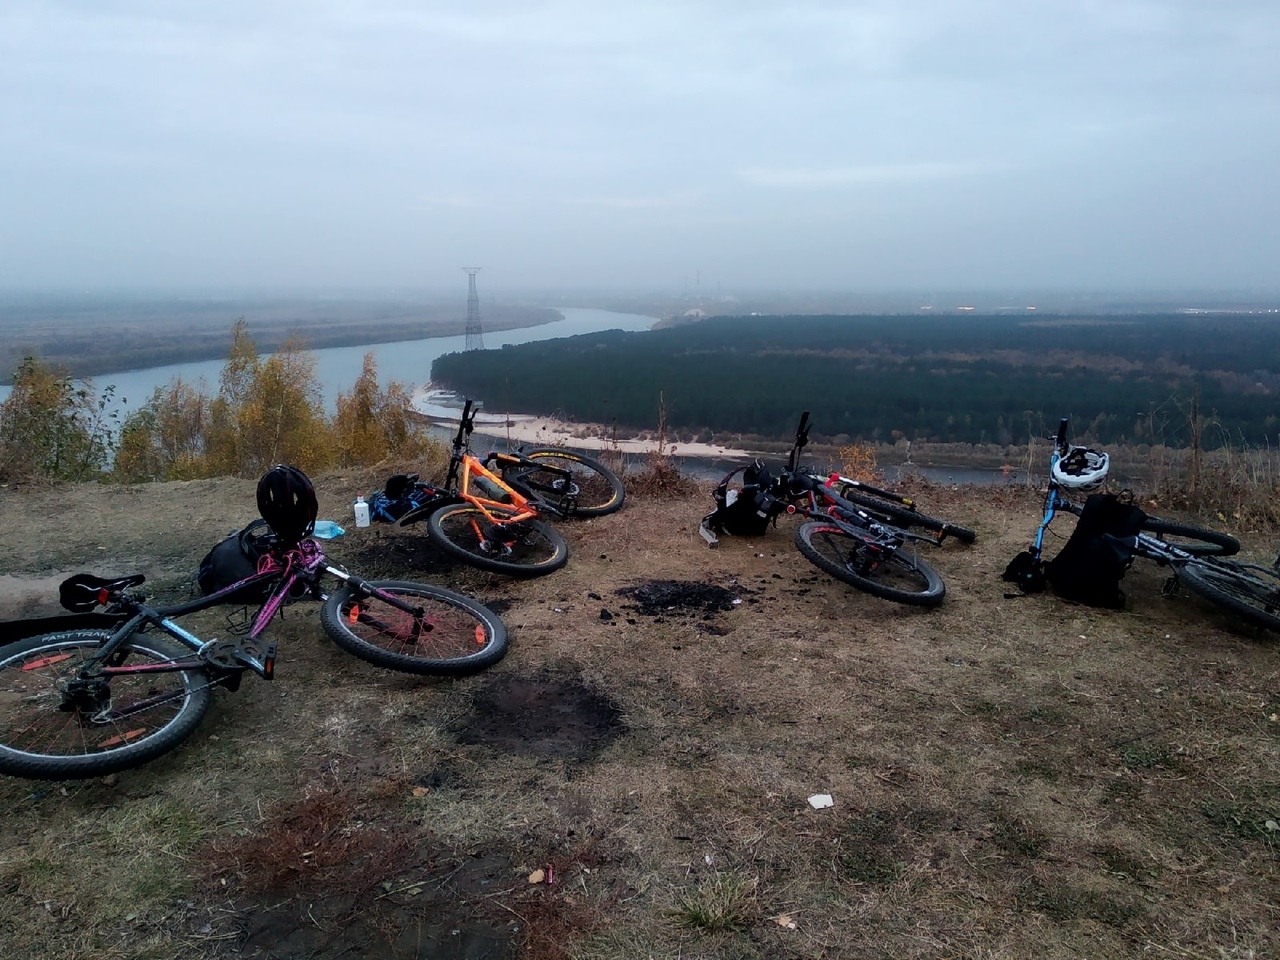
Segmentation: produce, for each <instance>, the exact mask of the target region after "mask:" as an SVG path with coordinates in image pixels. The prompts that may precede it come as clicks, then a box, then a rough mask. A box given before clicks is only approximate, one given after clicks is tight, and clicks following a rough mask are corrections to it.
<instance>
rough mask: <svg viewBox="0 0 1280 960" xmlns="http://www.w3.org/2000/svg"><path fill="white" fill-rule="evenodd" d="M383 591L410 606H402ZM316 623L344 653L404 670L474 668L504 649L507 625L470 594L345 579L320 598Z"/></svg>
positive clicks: (498, 656) (500, 654)
mask: <svg viewBox="0 0 1280 960" xmlns="http://www.w3.org/2000/svg"><path fill="white" fill-rule="evenodd" d="M365 588H368V589H365ZM387 594H389V595H391V596H393V597H395V598H396V599H398V600H401V601H403V602H405V603H407V604H411V605H412V606H413V608H414V609H413V610H412V611H407V610H401V609H400V608H399V607H397V606H395V605H394V604H392V603H389V602H388V601H387V599H386V596H385V595H387ZM320 624H321V626H323V627H324V630H325V633H327V634H329V636H330V637H332V638H333V642H334V643H336V644H337V645H338V646H340V647H342V649H343V650H346V651H347V652H348V653H351V654H354V655H355V656H357V657H359V658H360V659H362V660H367V661H369V662H370V663H372V664H374V665H375V666H379V667H386V668H387V669H389V670H403V671H405V672H406V673H427V674H442V675H450V676H458V675H461V674H465V673H475V672H476V671H478V670H483V669H484V668H485V667H488V666H491V665H493V664H495V663H497V662H498V661H499V660H501V659H502V657H503V655H505V654H506V652H507V628H506V625H505V624H503V622H502V621H501V620H500V619H498V615H497V614H496V613H494V612H493V611H492V610H490V609H489V608H488V607H485V606H484V605H482V604H480V603H478V602H477V601H475V600H472V599H471V598H470V597H464V596H463V595H462V594H460V593H454V592H452V591H450V590H445V589H444V588H442V587H433V586H428V585H427V584H424V583H405V582H402V581H399V580H367V581H358V582H355V583H348V584H347V585H346V586H345V587H343V588H342V589H341V590H339V591H337V592H336V593H333V594H331V595H330V596H329V599H328V600H326V601H325V602H324V606H323V607H321V608H320Z"/></svg>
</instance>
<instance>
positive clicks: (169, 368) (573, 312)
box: [0, 307, 657, 419]
mask: <svg viewBox="0 0 1280 960" xmlns="http://www.w3.org/2000/svg"><path fill="white" fill-rule="evenodd" d="M560 313H561V314H562V315H563V316H564V319H563V320H556V321H554V322H552V323H544V324H540V325H538V326H533V327H520V328H518V329H515V330H499V331H496V332H494V333H486V334H485V335H484V341H485V346H487V347H490V348H492V347H500V346H502V345H503V344H504V343H531V342H533V341H535V340H554V339H556V338H558V337H573V336H577V335H579V334H583V333H598V332H600V331H602V330H625V331H628V332H631V331H637V330H648V329H650V328H651V327H652V326H653V325H654V324H655V323H657V320H656V319H655V318H654V317H646V316H641V315H640V314H634V313H615V312H613V311H611V310H596V309H594V308H583V307H564V308H561V309H560ZM465 348H466V337H465V336H461V335H460V336H454V337H431V338H428V339H424V340H401V341H398V342H395V343H373V344H365V345H360V346H354V347H327V348H325V349H323V350H312V351H311V354H312V355H313V356H314V357H315V359H316V378H317V379H318V380H319V381H320V385H321V388H322V389H323V390H324V398H325V403H326V405H327V406H328V407H329V409H330V410H332V409H333V405H334V403H335V401H336V400H337V397H338V394H339V392H341V391H344V390H350V389H351V388H352V386H354V384H355V382H356V378H357V377H359V376H360V371H361V369H362V367H363V363H364V355H365V354H366V353H372V354H373V357H374V360H375V361H376V362H377V364H378V382H379V383H380V384H383V385H386V384H387V383H390V382H391V381H393V380H395V381H398V382H400V383H402V384H405V385H406V386H408V387H410V388H412V387H415V386H422V385H425V384H426V383H427V381H428V380H429V379H430V377H431V363H432V361H433V360H435V358H436V357H439V356H443V355H444V354H446V353H458V352H460V351H462V350H464V349H465ZM225 363H226V361H225V360H200V361H196V362H193V363H171V364H167V365H166V366H163V367H148V368H146V369H143V370H126V371H124V372H122V373H108V374H103V375H102V376H100V377H95V378H94V380H93V383H94V385H95V386H96V387H97V388H98V391H99V393H101V391H102V390H103V389H105V388H106V387H108V386H114V387H115V403H114V405H113V409H114V410H115V411H116V412H117V413H118V414H119V416H120V418H121V419H123V418H124V417H125V416H126V415H128V414H129V413H130V412H131V411H133V410H135V409H137V408H138V407H140V406H141V405H142V404H144V403H146V402H147V400H148V399H149V398H150V397H151V394H152V393H153V392H154V391H155V389H156V387H161V386H164V385H165V384H167V383H169V381H171V380H172V379H173V378H175V377H180V378H181V379H182V380H183V381H184V382H186V383H189V384H192V385H195V384H198V383H199V382H200V381H202V380H203V381H204V384H205V388H206V390H207V391H209V392H210V393H213V392H216V391H217V389H218V378H219V377H220V376H221V374H222V368H223V365H224V364H225ZM11 390H12V387H7V386H5V387H0V401H3V400H4V399H5V398H6V397H7V396H8V395H9V393H10V391H11Z"/></svg>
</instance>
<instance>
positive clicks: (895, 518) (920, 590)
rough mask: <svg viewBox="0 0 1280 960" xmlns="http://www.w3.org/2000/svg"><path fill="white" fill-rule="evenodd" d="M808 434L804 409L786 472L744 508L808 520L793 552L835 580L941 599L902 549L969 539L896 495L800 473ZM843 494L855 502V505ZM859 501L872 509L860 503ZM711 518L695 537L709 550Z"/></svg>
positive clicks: (888, 594)
mask: <svg viewBox="0 0 1280 960" xmlns="http://www.w3.org/2000/svg"><path fill="white" fill-rule="evenodd" d="M809 428H810V424H809V413H808V411H805V412H804V413H802V414H801V416H800V423H799V426H798V427H797V428H796V435H795V442H794V444H793V445H792V448H791V452H790V454H789V455H788V457H787V465H786V467H785V468H784V469H783V470H782V472H781V473H780V474H779V476H778V477H777V478H776V479H767V480H766V481H764V482H758V483H757V484H756V486H757V487H758V490H757V491H756V492H755V494H754V495H752V502H751V503H750V508H751V509H754V510H755V512H756V514H757V516H759V517H761V518H773V517H776V516H778V515H779V514H781V513H784V512H785V513H796V512H799V513H801V514H803V515H804V516H805V517H806V518H808V519H807V520H806V521H805V522H804V523H802V524H800V525H799V526H798V527H797V528H796V530H795V543H796V547H797V549H799V551H800V553H801V554H802V555H803V556H804V557H805V559H807V560H808V561H809V562H810V563H812V564H813V565H814V566H816V567H818V569H820V570H822V571H823V572H825V573H827V574H829V575H831V576H833V577H835V578H836V579H838V580H841V581H843V582H844V583H848V584H850V585H851V586H854V587H857V588H858V589H860V590H865V591H866V592H867V593H870V594H872V595H874V596H878V597H881V598H883V599H886V600H893V601H896V602H898V603H904V604H910V605H914V606H924V607H934V606H937V605H938V604H940V603H941V602H942V600H943V598H944V597H945V595H946V586H945V584H944V583H943V581H942V577H941V576H939V575H938V573H937V572H936V571H935V570H934V569H933V568H932V567H930V566H929V565H928V564H927V563H925V562H924V561H923V560H921V559H920V558H919V557H918V556H916V555H915V554H914V552H910V553H908V551H907V550H905V549H904V547H905V545H906V544H907V543H909V542H923V543H929V544H933V545H935V546H937V545H940V544H942V542H943V541H944V540H945V539H946V538H947V537H949V536H954V537H955V538H956V539H958V540H960V541H962V542H965V543H972V542H973V541H974V540H975V539H977V535H976V534H975V533H974V532H973V531H972V530H968V529H966V528H964V527H960V526H957V525H955V524H952V523H949V522H947V521H945V520H940V519H938V518H936V517H931V516H928V515H927V514H922V513H920V512H919V511H918V510H917V509H916V505H915V503H914V501H912V500H910V499H909V498H907V497H903V496H901V495H900V494H896V493H893V492H891V491H887V490H881V489H880V488H878V487H874V486H871V485H869V484H865V483H861V482H859V481H857V480H852V479H850V478H848V477H843V476H840V475H839V474H836V473H832V474H828V475H826V476H823V475H821V474H819V473H816V472H812V471H810V470H807V469H804V468H802V467H801V466H800V457H801V454H802V452H803V450H804V448H805V446H806V445H807V444H808V439H809ZM756 469H757V472H758V473H760V472H762V473H763V474H764V475H765V476H767V471H764V470H763V464H759V462H757V467H756ZM735 472H736V471H735ZM730 476H732V474H730ZM726 480H728V478H726ZM846 494H852V495H853V496H856V497H858V501H855V500H853V499H851V498H850V497H848V496H846ZM864 500H865V501H871V503H872V504H874V505H867V504H864V503H863V502H861V501H864ZM717 512H719V511H717ZM715 518H716V514H715V513H713V514H710V515H708V516H707V517H705V518H704V519H703V523H702V527H701V529H702V533H703V537H704V538H705V539H707V541H708V543H711V544H712V545H714V543H715V541H716V538H715V532H714V527H715V526H716V522H717V521H716V519H715ZM899 518H901V519H899ZM911 526H920V527H925V528H926V529H929V530H931V531H933V533H932V535H926V534H920V533H915V532H913V531H912V530H911V529H910V527H911Z"/></svg>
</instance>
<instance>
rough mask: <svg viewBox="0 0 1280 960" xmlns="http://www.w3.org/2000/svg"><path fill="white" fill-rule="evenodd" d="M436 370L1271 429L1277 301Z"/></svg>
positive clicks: (878, 428)
mask: <svg viewBox="0 0 1280 960" xmlns="http://www.w3.org/2000/svg"><path fill="white" fill-rule="evenodd" d="M432 380H433V381H434V382H436V383H438V384H440V385H442V386H445V387H448V388H450V389H453V390H456V391H458V392H459V393H463V394H466V395H468V396H472V397H477V398H482V399H483V400H484V401H485V402H486V403H487V404H488V406H489V408H490V409H491V410H500V409H509V410H512V411H520V412H528V413H540V414H560V415H564V416H567V417H570V418H573V419H576V420H580V421H593V422H601V423H615V422H616V423H617V424H618V425H619V426H620V427H624V428H634V429H652V428H653V427H654V426H655V425H656V423H657V419H658V402H659V395H660V394H661V396H662V397H663V399H664V402H665V411H666V422H667V425H668V426H669V427H672V428H674V429H678V430H680V431H681V433H682V434H688V433H691V432H697V433H703V434H705V433H708V432H712V433H734V434H743V435H754V436H763V437H783V438H785V437H787V436H789V434H790V432H791V431H792V430H793V429H794V425H795V421H796V416H797V414H798V413H799V411H801V410H811V411H813V414H814V421H815V428H814V429H815V435H816V433H817V432H818V431H821V433H822V434H823V435H824V436H825V437H827V438H838V439H839V442H845V438H848V439H851V440H864V441H873V440H874V441H892V440H894V439H900V438H905V439H908V440H929V441H938V442H962V443H1001V444H1007V443H1011V442H1021V441H1023V440H1025V439H1026V438H1027V435H1028V433H1029V432H1035V433H1036V435H1037V436H1040V435H1043V433H1044V431H1045V430H1049V429H1051V428H1052V426H1053V425H1055V424H1056V423H1057V421H1058V418H1059V417H1062V416H1070V417H1071V418H1072V420H1073V434H1075V435H1076V436H1080V437H1085V436H1087V437H1088V438H1090V440H1091V441H1093V442H1098V443H1107V444H1114V443H1123V442H1132V443H1150V442H1153V441H1156V442H1165V443H1173V444H1183V443H1186V442H1187V440H1188V436H1189V426H1188V424H1189V422H1190V416H1191V411H1192V407H1193V404H1194V405H1195V406H1196V408H1197V409H1198V411H1199V419H1200V423H1201V425H1202V426H1203V442H1204V443H1205V444H1206V445H1207V446H1213V445H1215V444H1216V443H1218V442H1220V441H1221V440H1222V439H1223V431H1225V432H1226V433H1227V434H1229V435H1230V437H1231V439H1232V440H1233V441H1234V442H1237V443H1238V442H1245V443H1249V444H1255V445H1262V444H1267V443H1270V444H1272V445H1274V444H1275V443H1276V437H1277V431H1278V429H1280V409H1278V408H1277V402H1276V401H1277V394H1278V393H1280V316H1274V317H1267V316H1256V315H1237V314H1212V315H1183V314H1174V315H1159V316H1156V315H1135V316H1124V317H1106V318H1085V319H1073V318H1070V317H1045V316H1037V317H1035V318H1034V319H1029V318H1027V317H1025V316H1019V317H1005V316H972V315H970V316H962V317H955V316H771V317H761V316H751V317H715V318H711V319H708V320H704V321H701V322H698V323H693V324H687V325H684V326H677V327H672V328H668V329H662V330H654V331H649V332H644V333H622V332H618V331H610V332H605V333H599V334H589V335H585V336H579V337H571V338H566V339H561V340H549V341H540V342H536V343H528V344H522V345H519V346H506V347H503V348H502V349H500V350H485V351H474V352H469V353H457V354H449V355H447V356H443V357H440V358H439V359H438V360H436V362H435V365H434V366H433V368H432Z"/></svg>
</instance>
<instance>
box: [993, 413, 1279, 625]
mask: <svg viewBox="0 0 1280 960" xmlns="http://www.w3.org/2000/svg"><path fill="white" fill-rule="evenodd" d="M1067 431H1068V421H1067V420H1066V419H1065V418H1064V419H1063V420H1061V421H1060V422H1059V424H1058V433H1057V436H1056V437H1055V438H1053V440H1054V446H1053V450H1052V452H1051V454H1050V469H1049V485H1048V492H1047V493H1046V494H1045V506H1044V516H1043V518H1042V519H1041V521H1040V526H1039V527H1038V528H1037V530H1036V535H1035V539H1034V540H1033V541H1032V543H1031V545H1030V547H1028V548H1027V550H1025V551H1023V552H1022V553H1020V554H1019V555H1018V556H1017V557H1015V558H1014V559H1013V560H1012V561H1011V562H1010V564H1009V567H1008V568H1007V570H1006V572H1005V579H1006V580H1010V581H1013V582H1015V583H1017V584H1018V585H1019V586H1020V587H1022V589H1023V590H1026V591H1028V592H1033V591H1036V590H1039V589H1043V585H1044V582H1045V577H1046V569H1045V568H1046V564H1045V561H1044V555H1043V554H1044V539H1045V534H1046V533H1047V531H1048V529H1049V525H1050V524H1051V523H1052V522H1053V520H1054V517H1055V516H1056V515H1057V514H1058V513H1059V512H1060V511H1066V512H1068V513H1072V514H1074V515H1075V516H1077V517H1080V518H1083V517H1084V516H1085V514H1086V511H1087V510H1088V509H1089V507H1088V503H1087V501H1086V504H1084V505H1081V504H1079V503H1076V502H1075V501H1074V500H1072V499H1071V494H1074V493H1093V492H1095V491H1096V490H1097V489H1099V487H1100V486H1101V483H1102V481H1103V480H1104V479H1105V478H1106V473H1107V469H1108V467H1109V461H1108V459H1107V456H1106V454H1103V453H1099V452H1098V451H1094V450H1089V449H1087V448H1083V447H1078V446H1074V445H1072V444H1071V443H1069V442H1068V441H1067ZM1124 506H1126V507H1127V509H1126V511H1125V515H1126V516H1127V518H1128V519H1126V521H1125V523H1126V525H1127V526H1128V527H1129V528H1130V529H1129V530H1126V531H1122V532H1120V533H1110V532H1106V531H1103V532H1101V533H1100V534H1099V536H1100V537H1101V538H1102V539H1103V540H1104V541H1106V542H1110V543H1111V544H1113V545H1114V547H1115V548H1116V551H1117V555H1118V556H1120V557H1121V558H1122V562H1126V561H1124V560H1123V558H1127V557H1134V556H1138V557H1143V558H1145V559H1148V560H1152V561H1154V562H1155V563H1157V564H1159V565H1160V566H1164V567H1168V568H1169V569H1170V570H1171V571H1172V574H1173V575H1172V576H1171V577H1170V578H1169V580H1168V581H1167V582H1166V583H1165V587H1164V592H1165V594H1166V595H1168V594H1173V593H1176V592H1177V591H1178V588H1179V587H1180V586H1185V587H1186V588H1187V589H1188V590H1190V591H1191V592H1192V593H1196V594H1198V595H1200V596H1202V597H1204V598H1205V599H1207V600H1209V601H1211V602H1213V603H1215V604H1217V605H1218V606H1220V607H1223V608H1224V609H1227V610H1230V611H1231V612H1232V613H1234V614H1236V615H1237V616H1239V617H1241V618H1242V619H1244V620H1247V621H1248V622H1249V623H1251V624H1253V625H1255V626H1259V627H1264V628H1266V629H1268V630H1277V631H1280V571H1277V569H1276V566H1275V565H1273V566H1271V567H1264V566H1262V565H1261V564H1256V563H1247V562H1245V561H1241V560H1234V559H1229V558H1230V557H1232V556H1233V555H1234V554H1236V553H1238V552H1239V550H1240V542H1239V541H1238V540H1237V539H1236V538H1235V537H1233V536H1231V535H1230V534H1226V533H1221V532H1219V531H1216V530H1209V529H1206V528H1204V527H1197V526H1193V525H1190V524H1184V523H1174V522H1172V521H1169V520H1164V519H1162V518H1160V517H1153V516H1149V515H1147V514H1146V513H1144V512H1143V511H1141V510H1139V509H1138V508H1136V507H1133V506H1131V505H1124ZM1104 555H1105V552H1104ZM1277 563H1278V564H1280V558H1277Z"/></svg>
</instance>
